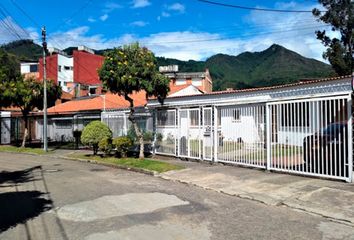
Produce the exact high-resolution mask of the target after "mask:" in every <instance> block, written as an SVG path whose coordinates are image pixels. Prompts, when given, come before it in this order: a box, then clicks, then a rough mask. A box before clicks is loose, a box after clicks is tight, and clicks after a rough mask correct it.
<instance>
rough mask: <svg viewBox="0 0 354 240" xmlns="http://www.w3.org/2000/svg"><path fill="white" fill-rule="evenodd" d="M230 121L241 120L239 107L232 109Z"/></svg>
mask: <svg viewBox="0 0 354 240" xmlns="http://www.w3.org/2000/svg"><path fill="white" fill-rule="evenodd" d="M232 121H233V122H241V111H240V109H233V110H232Z"/></svg>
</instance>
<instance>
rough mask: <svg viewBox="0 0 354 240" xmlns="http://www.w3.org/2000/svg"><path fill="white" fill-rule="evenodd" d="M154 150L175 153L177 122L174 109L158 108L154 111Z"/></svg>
mask: <svg viewBox="0 0 354 240" xmlns="http://www.w3.org/2000/svg"><path fill="white" fill-rule="evenodd" d="M155 122H156V141H155V152H156V153H159V154H165V155H173V156H174V155H176V143H177V124H176V110H175V109H170V110H165V109H159V110H157V112H156V121H155Z"/></svg>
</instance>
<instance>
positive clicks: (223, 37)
mask: <svg viewBox="0 0 354 240" xmlns="http://www.w3.org/2000/svg"><path fill="white" fill-rule="evenodd" d="M326 26H329V25H328V24H327V25H313V26H312V25H309V26H307V27H302V28H292V29H286V30H279V31H266V32H250V33H247V34H242V35H236V36H238V38H237V37H236V36H230V35H228V36H216V37H209V38H208V37H206V38H190V39H187V40H186V39H185V40H180V41H161V42H152V43H150V44H149V43H145V44H146V45H150V46H154V45H158V44H176V43H181V44H182V43H194V42H208V41H218V40H232V39H233V38H234V39H240V38H242V37H243V38H248V37H252V36H261V35H270V34H279V33H286V32H294V31H303V30H312V29H316V28H320V27H326ZM65 39H67V40H69V41H72V42H80V41H78V40H76V39H74V38H70V37H66V38H65ZM86 42H91V43H106V42H107V41H106V42H105V41H97V40H96V41H94V40H91V41H90V40H86ZM116 43H117V44H121V43H119V42H116ZM142 44H144V42H142Z"/></svg>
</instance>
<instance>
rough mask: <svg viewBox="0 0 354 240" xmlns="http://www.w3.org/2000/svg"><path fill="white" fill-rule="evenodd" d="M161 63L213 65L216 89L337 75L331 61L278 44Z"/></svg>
mask: <svg viewBox="0 0 354 240" xmlns="http://www.w3.org/2000/svg"><path fill="white" fill-rule="evenodd" d="M158 63H159V65H169V64H178V65H179V70H180V71H203V70H204V69H205V68H209V71H210V74H211V76H212V78H213V89H214V90H224V89H226V88H234V89H244V88H251V87H265V86H274V85H281V84H287V83H292V82H297V81H298V80H299V79H304V78H321V77H329V76H334V75H335V74H334V72H333V70H332V68H331V66H330V65H328V64H325V63H323V62H320V61H317V60H315V59H310V58H305V57H303V56H301V55H300V54H298V53H296V52H293V51H291V50H288V49H286V48H284V47H282V46H280V45H276V44H273V45H272V46H270V47H269V48H268V49H266V50H264V51H261V52H254V53H252V52H244V53H241V54H239V55H237V56H231V55H226V54H216V55H214V56H212V57H210V58H208V59H207V60H206V61H205V62H202V61H199V62H196V61H188V62H185V61H179V60H176V59H166V58H158Z"/></svg>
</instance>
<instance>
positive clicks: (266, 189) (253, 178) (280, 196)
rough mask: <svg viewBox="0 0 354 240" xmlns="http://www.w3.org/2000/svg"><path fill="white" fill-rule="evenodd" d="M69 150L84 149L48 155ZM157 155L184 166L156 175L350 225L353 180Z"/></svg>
mask: <svg viewBox="0 0 354 240" xmlns="http://www.w3.org/2000/svg"><path fill="white" fill-rule="evenodd" d="M72 152H81V153H85V152H88V151H85V150H81V151H72V150H71V151H70V150H60V151H56V153H55V154H53V155H52V157H63V156H65V155H67V154H69V153H72ZM90 153H91V152H90ZM157 158H158V159H160V160H162V161H167V162H170V163H173V164H179V165H183V166H184V167H185V169H183V170H178V171H169V172H166V173H161V174H158V175H157V176H158V177H161V178H163V179H166V180H170V181H178V182H182V183H187V184H191V185H195V186H199V187H202V188H204V189H208V190H213V191H217V192H220V193H224V194H228V195H232V196H237V197H240V198H245V199H250V200H254V201H259V202H262V203H264V204H267V205H272V206H286V207H289V208H292V209H298V210H302V211H305V212H308V213H314V214H318V215H322V216H324V217H328V218H330V219H333V220H337V221H341V222H346V223H347V224H350V225H354V184H351V183H345V182H340V181H331V180H323V179H317V178H310V177H301V176H295V175H289V174H281V173H275V172H267V171H264V170H259V169H250V168H244V167H238V166H225V165H222V164H214V165H211V164H209V163H207V162H194V161H182V160H179V159H175V158H170V157H162V156H158V157H157Z"/></svg>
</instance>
